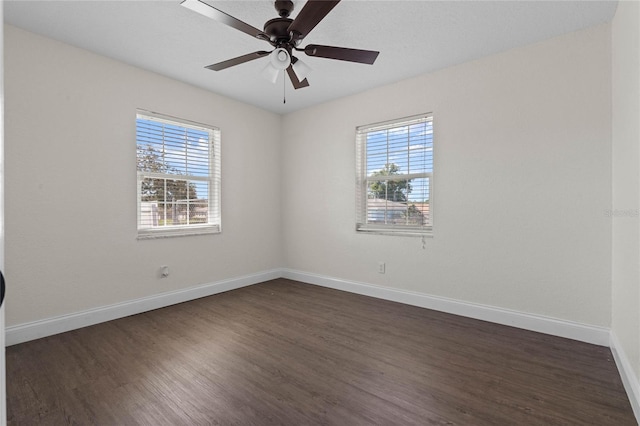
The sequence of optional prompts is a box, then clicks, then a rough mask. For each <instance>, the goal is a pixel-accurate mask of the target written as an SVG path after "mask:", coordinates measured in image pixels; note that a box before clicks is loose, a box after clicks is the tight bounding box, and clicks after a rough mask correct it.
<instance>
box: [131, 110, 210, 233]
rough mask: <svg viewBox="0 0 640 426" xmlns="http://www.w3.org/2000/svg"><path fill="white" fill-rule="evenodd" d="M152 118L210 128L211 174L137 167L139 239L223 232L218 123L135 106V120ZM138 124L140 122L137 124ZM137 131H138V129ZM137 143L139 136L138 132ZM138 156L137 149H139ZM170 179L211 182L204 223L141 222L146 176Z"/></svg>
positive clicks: (201, 128)
mask: <svg viewBox="0 0 640 426" xmlns="http://www.w3.org/2000/svg"><path fill="white" fill-rule="evenodd" d="M140 118H142V119H146V120H152V121H156V122H161V123H167V124H172V125H177V126H181V127H186V128H190V129H195V130H200V131H204V132H207V134H208V135H209V141H208V143H209V176H207V177H204V176H194V175H176V174H168V173H153V172H144V171H137V222H136V223H137V230H138V239H152V238H166V237H177V236H187V235H203V234H217V233H220V232H222V217H221V211H222V207H221V194H220V192H221V173H220V165H221V161H220V151H221V149H220V148H221V146H220V145H221V132H220V129H219V128H218V127H215V126H211V125H208V124H202V123H197V122H194V121H190V120H185V119H182V118H177V117H172V116H170V115H165V114H160V113H157V112H152V111H146V110H142V109H138V110H136V124H137V120H138V119H140ZM136 127H137V125H136ZM136 134H137V131H136ZM136 146H137V136H136ZM136 157H137V149H136ZM153 178H157V179H171V180H182V179H184V180H189V181H206V182H208V188H209V191H208V192H209V193H208V194H207V196H208V209H207V212H208V217H207V222H206V223H204V224H188V225H171V226H144V225H142V220H141V219H142V203H143V201H142V191H141V189H142V182H143V180H144V179H153Z"/></svg>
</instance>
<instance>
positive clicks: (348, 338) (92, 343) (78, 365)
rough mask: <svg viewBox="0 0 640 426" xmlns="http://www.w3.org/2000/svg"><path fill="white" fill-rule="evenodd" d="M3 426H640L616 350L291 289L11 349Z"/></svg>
mask: <svg viewBox="0 0 640 426" xmlns="http://www.w3.org/2000/svg"><path fill="white" fill-rule="evenodd" d="M7 394H8V401H7V404H8V406H7V410H8V424H9V425H38V424H47V425H49V424H51V425H64V424H77V425H92V424H96V425H296V426H297V425H340V426H352V425H442V424H452V425H616V426H621V425H636V424H637V423H636V421H635V419H634V416H633V413H632V410H631V406H630V404H629V401H628V399H627V396H626V394H625V391H624V389H623V387H622V383H621V381H620V376H619V373H618V371H617V369H616V366H615V364H614V362H613V359H612V356H611V352H610V350H609V349H608V348H605V347H599V346H594V345H589V344H586V343H581V342H576V341H572V340H567V339H562V338H557V337H552V336H548V335H544V334H538V333H533V332H528V331H523V330H519V329H515V328H510V327H505V326H500V325H495V324H490V323H487V322H483V321H477V320H472V319H467V318H462V317H457V316H454V315H449V314H444V313H440V312H435V311H430V310H426V309H421V308H416V307H411V306H406V305H402V304H398V303H393V302H387V301H383V300H378V299H374V298H369V297H364V296H359V295H354V294H350V293H345V292H340V291H336V290H331V289H326V288H322V287H316V286H312V285H307V284H301V283H297V282H294V281H288V280H284V279H279V280H274V281H270V282H267V283H263V284H258V285H254V286H251V287H246V288H243V289H239V290H235V291H231V292H227V293H223V294H219V295H215V296H211V297H207V298H203V299H199V300H195V301H192V302H188V303H183V304H180V305H175V306H171V307H168V308H164V309H159V310H156V311H152V312H147V313H144V314H140V315H135V316H131V317H128V318H123V319H120V320H116V321H111V322H108V323H103V324H99V325H95V326H92V327H87V328H84V329H81V330H75V331H71V332H68V333H64V334H59V335H56V336H51V337H47V338H44V339H40V340H36V341H32V342H27V343H23V344H20V345H15V346H11V347H9V348H7Z"/></svg>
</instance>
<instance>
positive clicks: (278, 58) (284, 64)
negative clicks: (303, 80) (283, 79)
mask: <svg viewBox="0 0 640 426" xmlns="http://www.w3.org/2000/svg"><path fill="white" fill-rule="evenodd" d="M269 62H270V63H271V65H273V67H274V68H275V69H277V70H280V71H284V70H286V69H287V68H289V65H291V56H289V52H287V50H286V49H283V48H281V47H279V48H277V49H275V50H274V51H273V52H271V54H270V55H269Z"/></svg>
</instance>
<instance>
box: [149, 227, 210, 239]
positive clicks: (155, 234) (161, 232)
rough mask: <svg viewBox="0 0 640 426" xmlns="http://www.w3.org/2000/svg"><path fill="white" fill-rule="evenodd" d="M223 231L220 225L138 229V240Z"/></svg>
mask: <svg viewBox="0 0 640 426" xmlns="http://www.w3.org/2000/svg"><path fill="white" fill-rule="evenodd" d="M221 232H222V230H221V229H220V226H219V225H206V226H194V227H189V228H186V227H185V228H162V229H138V240H154V239H158V238H173V237H187V236H191V235H210V234H219V233H221Z"/></svg>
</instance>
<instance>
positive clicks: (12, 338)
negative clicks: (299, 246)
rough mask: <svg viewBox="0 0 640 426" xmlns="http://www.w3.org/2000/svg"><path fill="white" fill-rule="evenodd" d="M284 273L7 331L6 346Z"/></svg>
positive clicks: (244, 278) (164, 295)
mask: <svg viewBox="0 0 640 426" xmlns="http://www.w3.org/2000/svg"><path fill="white" fill-rule="evenodd" d="M281 276H282V271H281V270H280V269H274V270H271V271H264V272H260V273H257V274H252V275H246V276H242V277H237V278H231V279H228V280H223V281H218V282H213V283H208V284H204V285H200V286H197V287H191V288H186V289H182V290H176V291H172V292H167V293H161V294H157V295H153V296H149V297H143V298H141V299H134V300H128V301H126V302H122V303H116V304H114V305H108V306H101V307H98V308H94V309H89V310H86V311H82V312H75V313H72V314H68V315H61V316H59V317H54V318H47V319H44V320H39V321H34V322H29V323H25V324H19V325H15V326H11V327H7V328H6V329H5V344H6V345H7V346H11V345H15V344H18V343H22V342H27V341H29V340H35V339H39V338H41V337H46V336H51V335H54V334H58V333H64V332H66V331H71V330H75V329H78V328H82V327H88V326H90V325H94V324H99V323H101V322H105V321H111V320H114V319H118V318H123V317H127V316H129V315H135V314H139V313H142V312H147V311H151V310H153V309H159V308H164V307H166V306H170V305H175V304H176V303H182V302H187V301H189V300H194V299H199V298H201V297H206V296H211V295H213V294H218V293H222V292H225V291H229V290H235V289H238V288H241V287H246V286H249V285H253V284H258V283H261V282H264V281H269V280H273V279H276V278H280V277H281Z"/></svg>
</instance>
